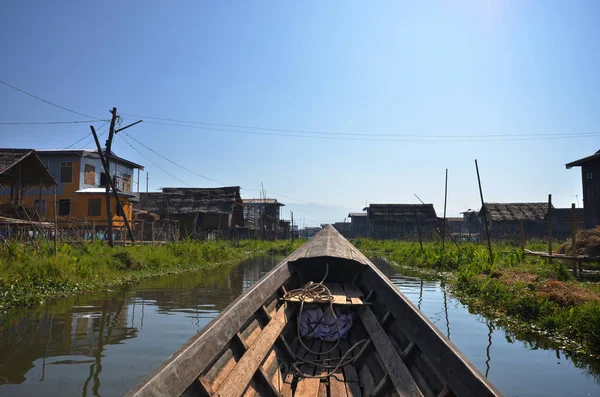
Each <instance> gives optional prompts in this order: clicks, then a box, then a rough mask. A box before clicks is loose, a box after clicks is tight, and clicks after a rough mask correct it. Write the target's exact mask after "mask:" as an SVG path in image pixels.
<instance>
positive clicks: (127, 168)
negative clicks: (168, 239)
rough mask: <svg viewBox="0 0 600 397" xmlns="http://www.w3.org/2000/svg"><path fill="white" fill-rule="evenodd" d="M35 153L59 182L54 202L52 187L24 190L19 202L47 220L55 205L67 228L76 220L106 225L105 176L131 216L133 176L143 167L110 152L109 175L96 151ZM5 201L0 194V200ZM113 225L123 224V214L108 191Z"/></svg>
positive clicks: (52, 213)
mask: <svg viewBox="0 0 600 397" xmlns="http://www.w3.org/2000/svg"><path fill="white" fill-rule="evenodd" d="M35 153H36V154H37V156H38V157H39V158H40V160H41V161H42V163H44V165H45V166H46V167H47V168H48V170H49V171H50V173H51V174H52V175H53V176H54V178H55V179H56V181H57V182H58V186H57V187H56V201H55V200H54V190H53V189H52V188H40V187H34V188H30V189H28V190H27V191H26V192H24V194H23V197H22V204H23V205H24V206H25V207H30V208H35V209H36V210H37V211H38V213H39V214H41V215H42V216H43V217H45V218H46V219H48V220H53V219H54V206H56V212H57V218H58V224H59V226H61V227H68V226H69V225H71V227H72V226H73V224H76V223H77V221H87V222H88V225H89V224H95V225H96V228H104V227H106V225H107V217H106V196H105V190H106V188H105V186H106V184H108V178H112V179H113V181H114V182H115V186H116V188H117V192H118V196H119V198H120V201H121V203H122V204H123V208H124V211H125V214H126V215H127V217H128V219H130V220H131V219H132V215H133V214H132V212H133V211H132V210H133V203H134V202H136V201H137V198H138V194H136V193H134V192H133V189H132V187H133V176H134V172H135V170H137V171H138V176H139V171H140V170H143V169H144V167H143V166H141V165H139V164H136V163H134V162H131V161H129V160H126V159H123V158H120V157H118V156H116V155H115V154H114V153H113V154H112V155H111V161H110V170H109V171H110V175H107V174H106V173H105V172H104V168H103V166H102V162H101V161H100V156H99V154H98V152H97V151H96V150H85V149H77V150H71V149H66V150H60V149H59V150H46V149H41V150H36V151H35ZM2 200H4V199H3V198H2V197H0V203H2ZM111 208H112V213H113V217H112V218H113V225H114V227H116V228H119V227H124V221H123V217H122V214H120V213H119V211H118V209H117V205H116V200H115V197H114V195H113V194H111Z"/></svg>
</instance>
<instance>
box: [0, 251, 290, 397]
mask: <svg viewBox="0 0 600 397" xmlns="http://www.w3.org/2000/svg"><path fill="white" fill-rule="evenodd" d="M280 259H281V258H279V257H265V258H258V259H253V260H250V261H246V262H244V263H242V264H241V265H240V266H236V267H230V268H224V269H215V270H210V271H205V272H199V273H186V274H181V275H173V276H165V277H160V278H155V279H148V280H145V281H143V282H141V283H140V284H138V285H135V286H128V287H123V288H119V289H116V290H114V291H108V292H105V293H102V294H97V295H94V296H86V297H79V298H70V299H64V300H61V301H58V302H54V303H52V304H49V305H43V306H40V307H38V308H35V309H32V310H17V311H11V312H9V313H7V314H6V315H4V316H3V317H2V319H1V320H2V321H1V325H0V394H1V395H2V396H11V395H15V396H16V395H19V396H21V395H33V394H39V393H40V392H43V393H44V394H45V395H57V396H58V395H61V396H62V395H82V396H99V395H102V396H108V395H122V394H124V393H125V392H126V391H127V390H128V389H130V388H131V387H133V386H134V385H135V384H136V383H137V382H139V380H141V379H142V378H143V377H144V376H145V375H147V374H148V372H150V371H151V370H152V369H154V368H155V367H156V366H158V365H159V364H160V363H161V362H162V361H164V360H165V359H166V358H167V357H168V356H169V355H170V354H171V353H173V352H174V351H176V350H177V349H178V348H179V347H180V346H181V345H182V344H183V343H184V342H185V341H187V340H188V339H189V338H190V337H191V336H192V335H194V334H195V333H197V332H198V331H200V330H201V329H202V328H204V326H205V325H206V324H207V323H208V322H210V320H212V319H213V318H214V317H215V316H216V315H217V314H218V313H219V312H220V311H221V310H223V309H224V308H225V307H226V306H227V305H228V304H229V303H230V302H231V301H233V300H234V299H235V298H236V297H238V296H239V295H240V294H241V293H242V292H243V291H244V290H245V289H247V288H248V287H249V286H251V285H252V284H254V283H255V282H256V281H257V280H258V279H259V278H261V277H262V276H263V275H264V274H265V273H266V272H268V271H269V270H270V269H271V268H272V267H273V266H274V265H275V264H276V263H278V262H279V260H280Z"/></svg>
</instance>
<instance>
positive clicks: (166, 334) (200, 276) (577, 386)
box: [0, 257, 600, 397]
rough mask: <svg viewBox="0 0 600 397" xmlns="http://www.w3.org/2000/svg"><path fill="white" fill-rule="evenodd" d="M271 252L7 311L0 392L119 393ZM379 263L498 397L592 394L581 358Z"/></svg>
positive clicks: (593, 381) (599, 390) (265, 267)
mask: <svg viewBox="0 0 600 397" xmlns="http://www.w3.org/2000/svg"><path fill="white" fill-rule="evenodd" d="M280 259H281V258H280V257H261V258H255V259H251V260H247V261H245V262H243V263H242V264H241V265H239V266H236V267H233V268H228V269H221V270H217V271H215V270H212V271H210V272H198V273H187V274H181V275H173V276H165V277H160V278H155V279H148V280H145V281H143V282H142V283H140V284H137V285H133V286H127V287H123V288H120V289H116V290H114V291H108V292H104V293H101V294H96V295H88V296H81V297H77V298H70V299H64V300H61V301H58V302H53V303H50V304H47V305H43V306H40V307H38V308H35V309H28V310H20V311H10V312H9V313H7V314H6V315H4V316H2V322H1V323H0V395H2V396H27V395H39V394H43V395H45V396H65V395H69V396H77V395H81V396H105V397H106V396H119V395H122V394H124V393H125V392H126V391H127V390H128V389H130V388H131V387H133V386H134V385H135V384H137V383H138V382H139V381H141V380H142V379H144V377H145V376H146V375H147V374H148V373H149V372H150V371H151V370H153V369H154V368H156V367H157V366H158V365H160V363H161V362H162V361H164V360H165V359H166V358H167V357H168V356H169V355H171V354H172V353H173V352H175V351H176V350H177V349H178V348H179V347H180V346H181V345H182V344H183V343H184V342H185V341H187V340H188V339H189V338H190V337H191V336H192V335H194V334H195V333H196V332H198V331H200V330H201V329H202V328H203V327H204V326H205V325H206V324H207V323H208V322H209V321H210V320H211V319H213V318H214V317H215V316H216V315H217V314H218V313H219V312H220V311H221V310H223V309H224V308H225V307H226V306H227V305H228V304H229V302H231V301H232V300H233V299H235V298H236V297H237V296H239V294H241V293H242V292H243V291H244V290H245V289H246V288H248V287H249V286H250V285H252V284H253V283H254V282H256V281H257V280H258V279H259V278H260V277H262V276H263V275H264V274H265V273H266V272H267V271H269V270H270V269H271V268H272V267H273V266H274V265H275V264H276V263H278V261H279V260H280ZM378 266H380V267H381V268H382V270H383V271H384V272H385V273H386V274H387V275H388V276H389V277H390V279H391V280H392V282H393V283H394V284H395V285H396V286H397V287H398V288H399V289H400V290H402V292H404V293H405V294H406V295H407V296H408V297H409V298H410V299H411V300H412V301H413V302H414V303H415V304H417V305H418V306H419V307H420V308H421V310H422V311H423V312H424V313H425V314H426V315H427V316H428V317H429V318H430V319H431V320H432V321H433V322H434V323H435V324H436V325H437V327H439V328H440V330H442V332H443V333H445V334H446V335H448V336H449V337H450V339H451V340H452V341H453V342H454V343H455V344H456V345H457V346H458V347H459V349H461V350H462V351H463V352H464V353H465V355H466V356H467V357H468V358H469V359H470V360H471V361H472V362H473V363H474V364H475V365H476V366H477V367H478V368H479V369H480V370H481V371H482V372H483V373H485V374H486V375H487V376H488V377H489V378H490V379H491V380H492V382H494V384H495V385H496V386H497V387H498V388H499V389H500V390H501V391H502V392H503V393H504V394H505V395H506V396H556V397H559V396H560V397H562V396H600V386H599V385H598V383H597V382H598V378H599V377H598V375H597V373H595V372H594V371H593V370H592V369H591V368H592V366H590V365H589V364H588V365H587V367H585V368H578V367H577V366H576V365H575V362H574V361H573V360H571V359H570V358H568V357H565V355H564V354H563V352H561V351H560V350H550V349H544V348H540V347H539V344H537V343H536V342H535V341H534V340H529V341H521V340H517V339H516V338H515V336H514V335H511V334H510V333H507V332H505V331H504V330H503V329H501V328H497V327H495V326H494V325H493V324H492V323H490V322H489V321H487V320H486V319H485V318H483V317H481V316H478V315H472V314H470V313H469V311H468V309H467V308H466V307H465V306H463V305H462V304H461V303H460V302H459V301H458V300H456V299H455V298H453V297H452V296H451V295H449V294H448V293H447V292H446V290H445V289H444V288H443V286H442V284H441V283H440V281H437V280H432V281H428V280H424V279H422V278H420V277H415V276H408V275H407V274H406V273H403V274H400V273H399V272H398V271H397V270H394V269H392V268H390V267H388V266H387V265H386V264H384V263H378ZM521 337H522V336H521ZM578 365H580V366H581V364H578ZM596 367H598V366H596Z"/></svg>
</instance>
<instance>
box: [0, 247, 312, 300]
mask: <svg viewBox="0 0 600 397" xmlns="http://www.w3.org/2000/svg"><path fill="white" fill-rule="evenodd" d="M301 243H302V241H300V240H296V241H295V242H294V243H293V244H292V243H291V242H290V241H257V240H242V241H236V242H231V241H183V242H177V243H169V244H164V245H156V246H149V245H143V246H141V245H138V246H134V247H131V246H128V247H115V248H110V247H108V246H107V245H105V244H103V243H102V242H95V243H93V244H92V243H90V244H83V245H69V244H62V245H59V246H58V250H57V253H56V254H55V253H54V250H53V248H52V247H51V246H50V245H47V244H40V245H30V244H27V245H25V244H20V243H17V242H8V244H3V245H1V246H0V311H2V310H5V309H7V308H9V307H14V306H31V305H36V304H39V303H41V302H43V301H44V300H47V299H53V298H58V297H62V296H66V295H70V294H76V293H83V292H91V291H94V290H98V289H102V288H107V287H111V286H115V285H119V284H126V283H131V282H135V281H138V280H140V279H142V278H146V277H153V276H159V275H165V274H173V273H181V272H185V271H194V270H205V269H211V268H216V267H218V266H225V265H232V264H236V263H239V262H240V261H242V260H244V259H247V258H249V257H252V256H256V255H265V254H279V255H286V254H288V253H291V252H292V251H294V250H295V249H296V248H297V247H299V246H300V244H301Z"/></svg>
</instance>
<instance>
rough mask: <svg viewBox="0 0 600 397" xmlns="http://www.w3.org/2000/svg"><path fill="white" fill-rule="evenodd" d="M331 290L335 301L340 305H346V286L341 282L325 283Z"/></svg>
mask: <svg viewBox="0 0 600 397" xmlns="http://www.w3.org/2000/svg"><path fill="white" fill-rule="evenodd" d="M325 285H326V286H327V288H329V291H331V295H333V303H335V304H338V305H345V304H346V303H347V302H346V294H345V293H344V288H343V287H342V284H340V283H325Z"/></svg>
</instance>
